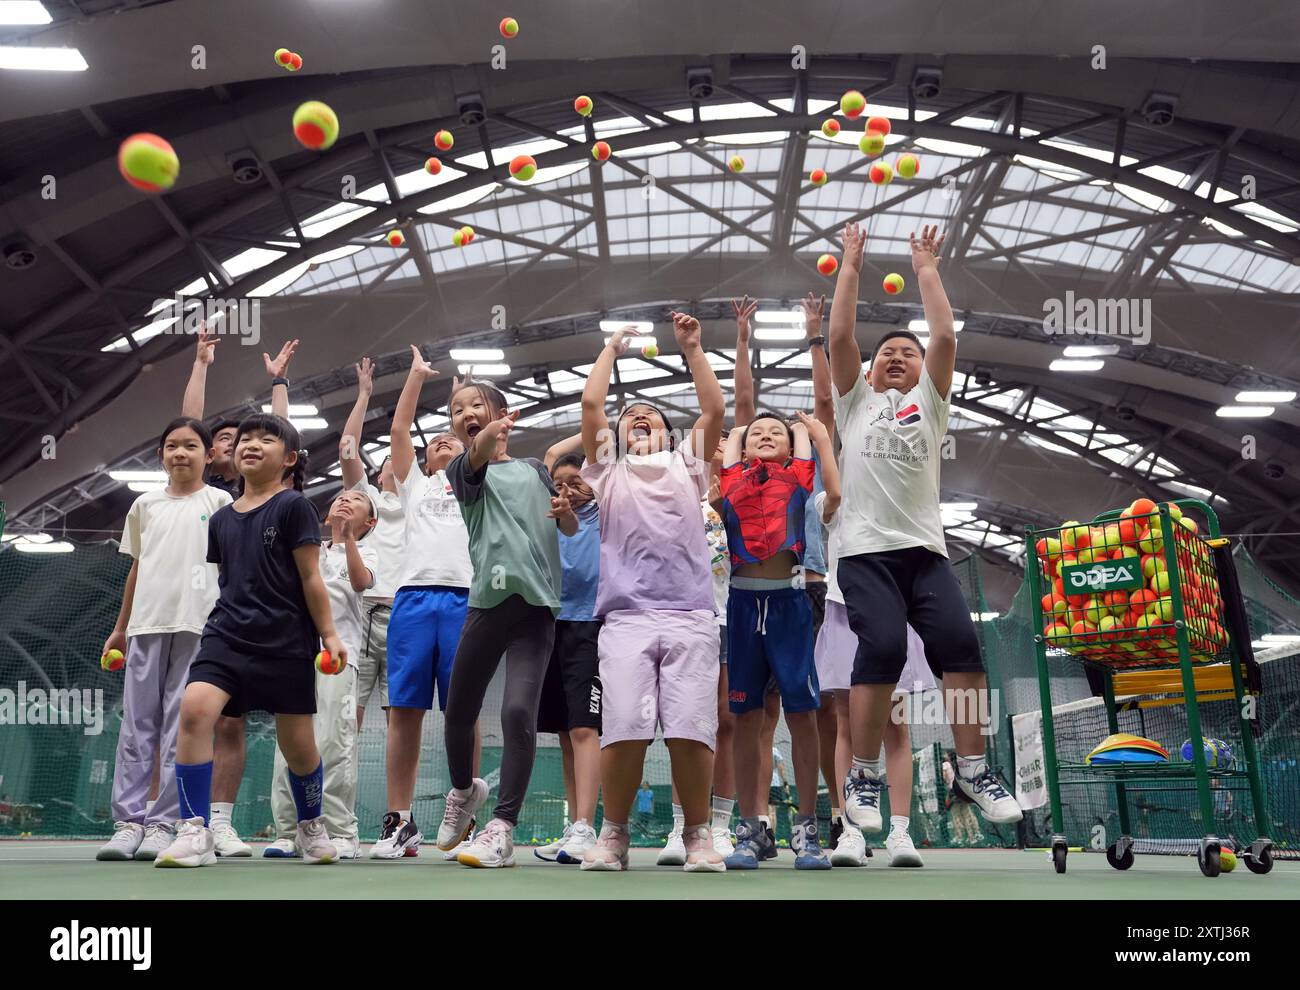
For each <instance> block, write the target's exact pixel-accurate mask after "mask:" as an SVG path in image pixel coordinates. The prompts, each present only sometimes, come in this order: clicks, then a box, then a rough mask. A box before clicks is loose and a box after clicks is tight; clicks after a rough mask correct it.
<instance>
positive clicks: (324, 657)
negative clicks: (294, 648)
mask: <svg viewBox="0 0 1300 990" xmlns="http://www.w3.org/2000/svg"><path fill="white" fill-rule="evenodd" d="M316 669H317V670H319V671H320V672H321V673H322V674H337V673H339V671H341V670H342V669H343V662H342V661H341V660H339V659H338V658H336V657H333V656H331V655H330V651H329V650H321V651H320V652H319V653H317V654H316Z"/></svg>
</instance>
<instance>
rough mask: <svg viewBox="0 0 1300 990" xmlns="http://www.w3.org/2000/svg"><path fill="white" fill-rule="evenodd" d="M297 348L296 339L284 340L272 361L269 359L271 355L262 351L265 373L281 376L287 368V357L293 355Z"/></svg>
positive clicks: (273, 376)
mask: <svg viewBox="0 0 1300 990" xmlns="http://www.w3.org/2000/svg"><path fill="white" fill-rule="evenodd" d="M297 349H298V341H297V340H296V339H294V340H287V341H285V343H284V346H283V347H281V348H280V353H279V354H277V355H276V356H275V360H274V361H272V360H271V355H269V354H267V353H266V351H263V352H262V360H263V361H264V362H265V363H266V373H267V374H268V375H270V376H271V377H272V378H283V377H284V373H285V372H286V371H288V370H289V359H290V358H292V357H293V352H294V351H296V350H297Z"/></svg>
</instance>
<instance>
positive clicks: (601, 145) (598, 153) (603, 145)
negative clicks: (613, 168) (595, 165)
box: [591, 141, 613, 162]
mask: <svg viewBox="0 0 1300 990" xmlns="http://www.w3.org/2000/svg"><path fill="white" fill-rule="evenodd" d="M612 154H613V151H611V150H610V147H609V142H608V141H597V142H596V143H595V144H593V145H592V146H591V157H592V158H594V159H596V161H598V162H605V161H609V156H610V155H612Z"/></svg>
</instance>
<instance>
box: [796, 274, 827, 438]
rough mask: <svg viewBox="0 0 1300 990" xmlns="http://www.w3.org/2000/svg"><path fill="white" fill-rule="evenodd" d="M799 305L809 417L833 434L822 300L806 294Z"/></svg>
mask: <svg viewBox="0 0 1300 990" xmlns="http://www.w3.org/2000/svg"><path fill="white" fill-rule="evenodd" d="M800 305H801V306H802V307H803V326H804V332H805V333H806V334H807V335H808V354H809V356H810V357H811V359H812V380H813V415H814V416H816V417H817V418H818V419H819V420H821V422H822V425H823V426H825V427H826V432H827V433H830V434H834V432H835V405H834V403H833V402H831V362H830V358H828V357H827V356H826V347H825V341H826V339H825V338H824V337H822V315H823V314H824V313H825V312H826V297H825V296H821V297H820V298H819V297H818V296H817V295H816V293H813V292H810V293H808V295H807V296H806V297H804V299H803V300H801V302H800ZM814 341H816V343H814ZM814 446H815V444H814ZM819 456H820V454H819Z"/></svg>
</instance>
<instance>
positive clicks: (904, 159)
mask: <svg viewBox="0 0 1300 990" xmlns="http://www.w3.org/2000/svg"><path fill="white" fill-rule="evenodd" d="M920 170H921V161H920V159H919V158H917V157H916V155H912V154H907V155H899V156H898V159H897V160H896V161H895V162H894V171H895V172H897V173H898V174H899V175H900V176H901V177H902V178H904V179H911V178H913V177H914V176H915V175H916V173H917V172H919V171H920Z"/></svg>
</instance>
